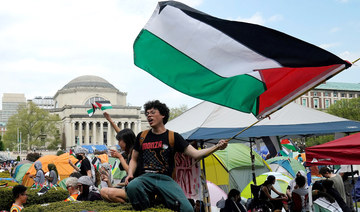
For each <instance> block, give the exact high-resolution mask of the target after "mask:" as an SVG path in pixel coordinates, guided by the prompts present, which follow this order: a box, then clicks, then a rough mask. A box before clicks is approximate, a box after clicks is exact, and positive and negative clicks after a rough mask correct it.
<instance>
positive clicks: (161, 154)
mask: <svg viewBox="0 0 360 212" xmlns="http://www.w3.org/2000/svg"><path fill="white" fill-rule="evenodd" d="M144 109H145V115H146V117H147V121H148V123H149V125H150V127H151V130H149V131H148V133H147V135H146V136H143V132H141V133H139V134H138V136H137V138H136V142H135V145H134V150H133V152H132V157H131V161H130V164H129V172H128V176H127V178H126V180H125V183H126V184H127V186H126V194H127V196H128V198H129V200H130V202H131V204H132V206H133V208H134V209H135V210H145V209H146V208H148V207H150V206H151V203H153V202H154V201H153V199H154V196H155V194H157V196H160V197H161V198H162V203H163V204H164V205H165V206H166V207H168V208H170V209H173V210H180V211H185V212H188V211H189V212H190V211H191V212H192V211H193V210H194V209H193V207H192V206H191V204H190V202H189V201H188V199H187V198H186V196H185V194H184V192H183V191H182V189H181V187H180V186H179V184H177V183H176V182H175V181H174V180H173V179H172V178H171V177H170V176H171V174H172V171H173V169H174V166H175V163H174V154H175V152H183V153H185V154H186V155H188V156H190V157H192V158H194V159H196V160H199V159H201V158H204V157H206V156H208V155H210V154H211V153H213V152H215V151H216V150H218V149H225V148H226V146H227V141H225V140H220V141H219V142H218V143H217V144H216V145H214V146H212V147H209V148H206V149H201V150H197V149H195V148H194V147H193V146H191V145H189V143H188V142H187V141H185V140H184V139H183V137H182V136H181V135H180V134H178V133H174V132H172V133H173V136H174V143H173V144H171V143H170V140H171V139H170V137H172V136H170V135H171V134H172V133H171V134H170V132H169V130H167V129H166V128H165V124H166V123H167V121H168V119H169V108H168V107H167V106H166V105H165V104H163V103H161V102H160V101H158V100H156V101H150V102H147V103H146V104H145V105H144ZM169 134H170V135H169ZM138 166H140V167H141V172H142V174H141V175H140V176H138V177H136V178H134V173H135V170H136V169H137V167H138Z"/></svg>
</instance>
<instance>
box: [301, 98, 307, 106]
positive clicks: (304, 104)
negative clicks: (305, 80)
mask: <svg viewBox="0 0 360 212" xmlns="http://www.w3.org/2000/svg"><path fill="white" fill-rule="evenodd" d="M301 104H302V105H303V106H305V107H306V99H305V98H302V102H301Z"/></svg>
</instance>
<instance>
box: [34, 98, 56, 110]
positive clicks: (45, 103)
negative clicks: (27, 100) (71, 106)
mask: <svg viewBox="0 0 360 212" xmlns="http://www.w3.org/2000/svg"><path fill="white" fill-rule="evenodd" d="M31 101H32V102H33V103H34V104H36V105H37V106H38V107H39V108H41V109H53V108H54V107H55V101H54V99H53V98H52V97H51V96H45V97H41V96H37V97H35V98H34V99H32V100H31Z"/></svg>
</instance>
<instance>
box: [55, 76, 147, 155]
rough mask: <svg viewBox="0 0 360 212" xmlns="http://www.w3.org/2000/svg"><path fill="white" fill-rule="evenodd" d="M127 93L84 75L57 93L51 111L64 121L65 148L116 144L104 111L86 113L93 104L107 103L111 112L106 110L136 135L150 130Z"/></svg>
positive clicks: (118, 124) (114, 133)
mask: <svg viewBox="0 0 360 212" xmlns="http://www.w3.org/2000/svg"><path fill="white" fill-rule="evenodd" d="M126 95H127V93H124V92H121V91H119V90H118V89H117V88H116V87H114V86H113V85H112V84H110V83H109V82H108V81H106V80H105V79H103V78H101V77H98V76H92V75H85V76H80V77H77V78H75V79H73V80H71V81H70V82H69V83H67V84H66V85H65V86H64V87H63V88H61V89H60V90H58V91H57V92H56V94H55V96H54V101H55V108H54V109H52V110H50V112H51V113H53V114H58V115H59V117H60V119H61V120H62V122H61V126H60V130H61V133H62V141H63V143H62V146H63V148H66V149H69V148H70V147H72V146H75V145H76V144H80V145H107V146H111V145H115V144H117V141H116V139H115V136H116V132H115V130H114V129H113V128H112V127H111V125H110V123H109V122H108V121H107V120H106V119H105V117H104V116H103V111H101V110H96V112H95V114H94V115H93V116H91V117H89V115H88V113H87V110H89V109H91V108H92V106H91V103H95V101H103V100H108V101H110V103H111V105H112V109H109V110H106V112H107V113H109V114H110V115H111V118H112V120H113V121H114V122H115V124H116V125H117V126H118V127H119V128H120V129H124V128H130V129H132V130H133V131H134V133H135V134H137V133H139V132H140V131H141V130H142V129H145V128H147V127H148V124H147V121H146V117H145V115H144V113H143V112H142V111H141V106H127V105H126Z"/></svg>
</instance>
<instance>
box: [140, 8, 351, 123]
mask: <svg viewBox="0 0 360 212" xmlns="http://www.w3.org/2000/svg"><path fill="white" fill-rule="evenodd" d="M134 62H135V65H137V66H138V67H140V68H142V69H144V70H145V71H147V72H148V73H150V74H151V75H153V76H154V77H156V78H158V79H159V80H161V81H163V82H164V83H166V84H167V85H169V86H171V87H173V88H175V89H177V90H179V91H181V92H183V93H185V94H188V95H190V96H193V97H196V98H200V99H203V100H207V101H210V102H214V103H217V104H220V105H224V106H227V107H230V108H233V109H236V110H240V111H243V112H251V113H253V114H254V115H256V116H257V117H259V118H260V117H262V116H265V115H267V114H269V113H271V112H272V111H274V110H277V109H278V108H280V107H282V106H283V105H285V104H286V103H288V102H289V101H291V100H292V99H293V98H295V97H297V96H298V95H300V94H302V93H303V92H305V91H307V90H308V89H311V88H312V87H313V86H316V85H317V84H319V83H321V82H322V81H324V80H325V79H327V78H328V77H331V76H332V75H334V74H336V73H338V72H340V71H342V70H343V69H344V68H348V67H350V66H351V64H350V63H348V62H346V61H344V60H342V59H340V58H338V57H337V56H335V55H333V54H331V53H329V52H327V51H325V50H323V49H320V48H318V47H316V46H314V45H312V44H309V43H306V42H304V41H301V40H299V39H297V38H294V37H291V36H289V35H286V34H284V33H281V32H278V31H275V30H272V29H269V28H265V27H262V26H258V25H254V24H249V23H243V22H235V21H227V20H222V19H219V18H216V17H212V16H210V15H207V14H205V13H202V12H200V11H197V10H194V9H193V8H190V7H188V6H186V5H184V4H182V3H179V2H176V1H166V2H160V3H159V4H158V8H157V9H156V10H155V12H154V14H153V16H152V17H151V18H150V20H149V22H148V23H147V24H146V26H145V28H144V29H143V30H142V31H141V32H140V34H139V35H138V37H137V38H136V40H135V43H134Z"/></svg>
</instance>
